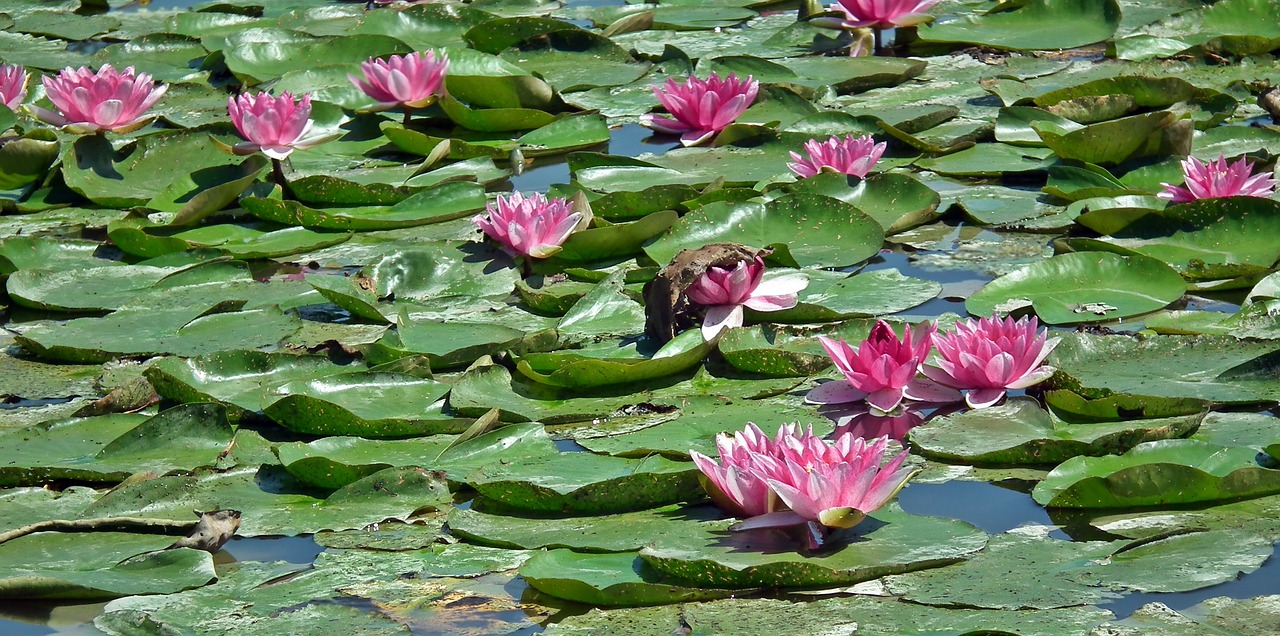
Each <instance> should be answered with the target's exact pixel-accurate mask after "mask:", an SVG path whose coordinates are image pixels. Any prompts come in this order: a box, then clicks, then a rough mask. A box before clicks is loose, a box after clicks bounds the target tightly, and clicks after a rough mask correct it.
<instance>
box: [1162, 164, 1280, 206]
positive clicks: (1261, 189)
mask: <svg viewBox="0 0 1280 636" xmlns="http://www.w3.org/2000/svg"><path fill="white" fill-rule="evenodd" d="M1182 173H1183V174H1184V175H1186V186H1185V187H1183V186H1175V185H1169V184H1167V183H1161V184H1160V185H1162V186H1164V192H1161V193H1160V194H1159V195H1158V196H1159V197H1160V198H1162V199H1170V200H1172V201H1173V202H1174V203H1186V202H1188V201H1195V200H1196V199H1216V198H1218V197H1269V196H1271V194H1272V193H1273V192H1275V189H1276V184H1277V183H1280V182H1277V181H1276V180H1275V179H1272V178H1271V175H1269V174H1267V173H1265V172H1262V173H1258V174H1253V170H1252V168H1251V167H1250V166H1249V162H1248V161H1246V160H1245V158H1244V157H1241V158H1240V159H1238V160H1236V161H1233V162H1231V163H1227V159H1226V157H1224V156H1223V155H1218V160H1217V161H1210V162H1209V163H1201V161H1200V160H1199V159H1196V158H1195V157H1187V158H1186V160H1184V161H1183V162H1182Z"/></svg>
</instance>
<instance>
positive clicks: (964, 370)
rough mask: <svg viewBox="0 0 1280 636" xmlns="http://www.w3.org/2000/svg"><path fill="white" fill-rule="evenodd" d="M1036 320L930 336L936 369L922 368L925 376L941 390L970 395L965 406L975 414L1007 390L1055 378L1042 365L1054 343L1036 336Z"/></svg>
mask: <svg viewBox="0 0 1280 636" xmlns="http://www.w3.org/2000/svg"><path fill="white" fill-rule="evenodd" d="M1038 327H1039V322H1038V321H1036V319H1035V317H1031V318H1026V317H1023V318H1021V319H1019V320H1018V321H1016V322H1015V321H1014V320H1013V318H1005V319H1003V320H1001V319H1000V318H999V317H996V316H992V317H991V318H983V319H981V320H973V319H970V320H966V321H964V322H961V323H957V324H956V326H955V329H954V330H952V331H951V332H949V333H945V334H941V335H937V336H934V338H933V342H934V346H936V347H937V349H938V355H939V360H938V364H937V365H936V366H934V365H925V366H924V369H923V370H924V374H925V375H927V376H929V377H930V378H932V379H933V380H935V381H937V382H938V383H939V384H942V385H945V386H949V387H953V388H956V389H968V390H969V393H968V394H967V395H965V402H967V403H968V404H969V406H971V407H973V408H975V409H977V408H983V407H987V406H991V405H992V404H995V403H996V402H999V401H1000V399H1001V398H1003V397H1004V394H1005V391H1006V390H1007V389H1025V388H1027V387H1029V386H1031V385H1033V384H1036V383H1038V382H1042V381H1044V380H1046V379H1048V378H1049V376H1051V375H1053V371H1054V369H1053V367H1050V366H1045V365H1041V364H1040V363H1041V362H1044V359H1045V357H1047V356H1048V355H1049V352H1050V351H1053V348H1054V347H1056V346H1058V341H1059V339H1058V338H1047V331H1048V330H1045V331H1037V330H1038Z"/></svg>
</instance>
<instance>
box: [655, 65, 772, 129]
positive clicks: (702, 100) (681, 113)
mask: <svg viewBox="0 0 1280 636" xmlns="http://www.w3.org/2000/svg"><path fill="white" fill-rule="evenodd" d="M759 91H760V83H759V82H757V81H756V80H755V79H753V78H751V77H750V76H748V77H747V79H745V80H741V79H738V76H737V75H734V74H733V73H730V74H729V76H728V77H725V78H723V79H722V78H721V77H720V76H719V75H717V74H715V73H712V74H711V76H710V77H708V78H707V79H705V80H701V79H698V78H696V77H690V78H689V79H688V80H685V82H684V83H683V84H677V83H676V81H675V80H673V79H668V80H667V83H666V85H665V86H664V87H658V86H654V87H653V94H654V95H656V96H657V98H658V101H659V102H662V105H663V107H665V108H666V109H667V112H668V113H671V117H664V116H662V115H642V116H641V117H640V123H642V124H644V125H645V126H648V127H650V128H652V129H654V130H657V131H659V132H664V133H670V134H673V135H680V141H681V143H683V144H684V145H686V146H696V145H698V144H700V143H702V142H704V141H706V140H708V139H710V138H711V137H712V136H713V135H715V134H716V133H718V132H720V131H721V130H724V128H725V127H726V126H728V125H729V124H731V123H733V120H735V119H737V118H738V116H739V115H741V114H742V113H743V111H745V110H747V107H748V106H750V105H751V102H753V101H755V99H756V93H758V92H759ZM673 118H674V119H673Z"/></svg>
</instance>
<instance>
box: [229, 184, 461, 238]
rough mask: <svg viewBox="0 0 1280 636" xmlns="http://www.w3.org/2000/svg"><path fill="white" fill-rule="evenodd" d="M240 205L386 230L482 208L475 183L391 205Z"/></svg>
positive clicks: (305, 222) (259, 212) (304, 221)
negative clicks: (335, 206)
mask: <svg viewBox="0 0 1280 636" xmlns="http://www.w3.org/2000/svg"><path fill="white" fill-rule="evenodd" d="M240 205H242V206H244V209H245V210H248V211H249V213H251V214H253V215H254V216H256V217H258V218H261V219H265V220H268V221H274V222H276V223H283V224H285V225H301V226H303V227H309V228H320V229H328V230H390V229H395V228H401V227H414V226H417V225H426V224H428V223H441V222H444V221H451V220H453V219H458V218H462V217H464V216H467V215H469V214H471V213H473V212H475V211H477V210H480V209H482V208H483V207H484V187H483V186H481V185H479V184H476V183H461V182H453V183H443V184H440V185H438V186H435V187H431V188H427V189H425V190H423V191H421V192H418V193H416V194H413V195H411V196H409V198H407V199H404V200H403V201H400V202H399V203H396V204H395V205H391V206H365V207H358V208H310V207H307V206H305V205H302V204H301V203H298V202H296V201H283V200H280V199H264V198H258V197H246V198H244V199H241V200H240Z"/></svg>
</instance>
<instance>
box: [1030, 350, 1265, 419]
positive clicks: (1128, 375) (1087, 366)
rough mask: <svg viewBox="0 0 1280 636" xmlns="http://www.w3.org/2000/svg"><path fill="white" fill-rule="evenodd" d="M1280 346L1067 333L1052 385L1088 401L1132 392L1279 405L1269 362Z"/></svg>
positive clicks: (1054, 361)
mask: <svg viewBox="0 0 1280 636" xmlns="http://www.w3.org/2000/svg"><path fill="white" fill-rule="evenodd" d="M1277 349H1280V343H1277V342H1274V341H1257V340H1238V339H1236V338H1232V337H1229V336H1156V337H1151V338H1142V339H1139V338H1134V337H1131V336H1091V335H1083V334H1069V335H1066V336H1064V337H1063V339H1062V342H1061V343H1059V344H1058V347H1057V348H1056V349H1054V351H1053V354H1051V356H1050V358H1049V363H1050V364H1052V365H1053V366H1054V367H1055V368H1057V369H1058V375H1055V376H1054V377H1053V378H1052V379H1051V380H1050V382H1052V383H1053V384H1054V385H1055V386H1057V387H1062V388H1070V389H1071V390H1073V391H1076V392H1077V393H1081V392H1082V391H1083V393H1082V394H1084V395H1089V396H1090V397H1105V396H1107V395H1110V394H1111V393H1113V392H1114V393H1132V394H1135V395H1152V396H1157V397H1167V398H1196V399H1201V400H1212V401H1214V402H1217V403H1221V404H1251V403H1258V402H1269V401H1275V400H1280V387H1277V386H1276V384H1275V376H1274V371H1272V370H1271V369H1273V364H1274V363H1273V362H1272V360H1273V359H1274V358H1275V356H1276V353H1275V352H1276V350H1277Z"/></svg>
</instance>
